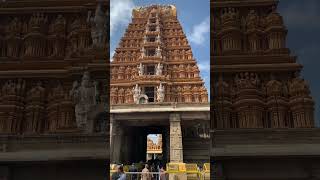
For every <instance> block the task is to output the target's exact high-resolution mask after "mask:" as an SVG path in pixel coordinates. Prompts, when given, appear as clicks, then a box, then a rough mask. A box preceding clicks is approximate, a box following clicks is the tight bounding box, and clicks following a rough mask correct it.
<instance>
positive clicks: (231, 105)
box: [212, 0, 314, 128]
mask: <svg viewBox="0 0 320 180" xmlns="http://www.w3.org/2000/svg"><path fill="white" fill-rule="evenodd" d="M245 4H247V5H245ZM276 7H277V1H273V0H270V1H248V2H247V3H239V2H237V3H235V2H232V1H228V0H217V1H215V2H214V4H213V16H212V18H213V23H214V27H213V39H212V51H213V52H214V53H213V57H212V58H213V59H212V61H213V69H212V70H213V72H214V77H215V78H214V79H215V82H214V89H213V91H214V92H215V93H214V102H213V103H214V107H215V108H214V109H215V118H214V120H213V121H212V127H213V128H310V127H313V126H314V102H313V99H312V97H311V96H310V90H309V87H308V85H307V83H306V81H305V80H304V79H302V78H301V76H300V75H299V72H300V71H301V69H302V66H301V65H300V64H298V63H297V62H296V57H295V56H292V55H291V54H290V51H289V49H288V48H287V47H286V35H287V29H286V27H285V24H284V22H283V19H282V17H281V15H280V14H279V13H278V12H277V8H276Z"/></svg>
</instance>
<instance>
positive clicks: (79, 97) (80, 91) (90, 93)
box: [70, 72, 98, 130]
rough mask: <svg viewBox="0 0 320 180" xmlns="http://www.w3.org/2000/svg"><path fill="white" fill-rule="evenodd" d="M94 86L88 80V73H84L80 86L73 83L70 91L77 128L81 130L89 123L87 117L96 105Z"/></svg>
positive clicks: (76, 82)
mask: <svg viewBox="0 0 320 180" xmlns="http://www.w3.org/2000/svg"><path fill="white" fill-rule="evenodd" d="M94 84H95V83H93V82H92V81H91V79H90V75H89V72H85V73H84V74H83V77H82V80H81V84H80V85H79V83H78V81H74V83H73V87H72V90H71V91H70V95H71V96H72V99H73V102H74V104H75V115H76V122H77V127H78V128H79V129H82V130H83V129H86V128H87V126H88V121H90V119H88V115H89V113H90V111H92V110H93V108H94V106H95V105H96V104H97V102H96V95H97V94H98V93H97V92H96V91H97V90H96V87H95V86H94Z"/></svg>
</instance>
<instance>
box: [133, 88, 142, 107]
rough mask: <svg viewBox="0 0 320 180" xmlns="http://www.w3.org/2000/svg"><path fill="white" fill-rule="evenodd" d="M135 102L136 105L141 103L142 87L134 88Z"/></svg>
mask: <svg viewBox="0 0 320 180" xmlns="http://www.w3.org/2000/svg"><path fill="white" fill-rule="evenodd" d="M132 91H133V101H134V102H135V103H138V102H139V96H140V94H141V87H139V86H138V84H136V86H135V87H133V90H132Z"/></svg>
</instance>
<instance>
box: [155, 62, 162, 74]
mask: <svg viewBox="0 0 320 180" xmlns="http://www.w3.org/2000/svg"><path fill="white" fill-rule="evenodd" d="M162 69H163V65H162V64H161V63H158V64H157V66H156V75H157V76H161V75H162Z"/></svg>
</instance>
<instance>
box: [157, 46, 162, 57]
mask: <svg viewBox="0 0 320 180" xmlns="http://www.w3.org/2000/svg"><path fill="white" fill-rule="evenodd" d="M156 55H157V57H161V48H160V46H158V48H157V49H156Z"/></svg>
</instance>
